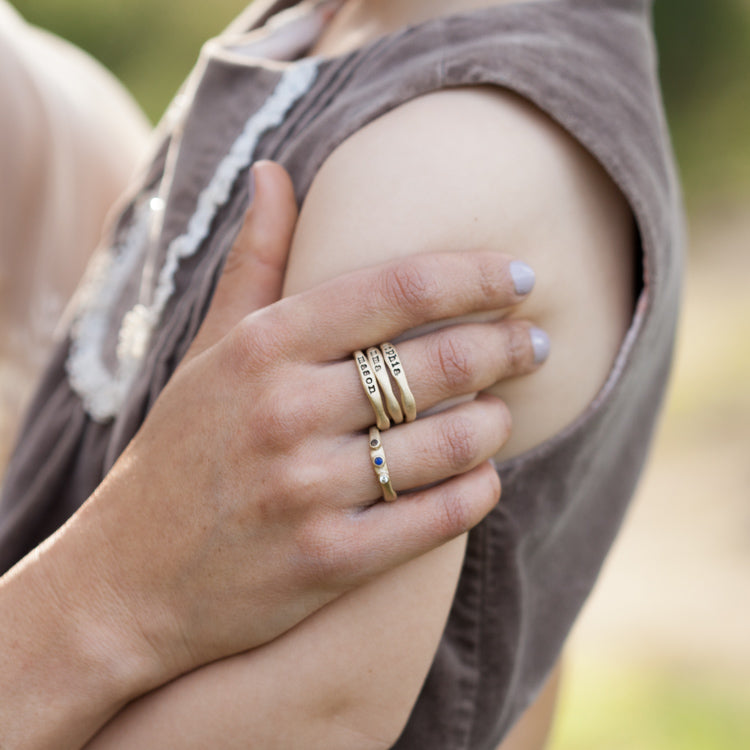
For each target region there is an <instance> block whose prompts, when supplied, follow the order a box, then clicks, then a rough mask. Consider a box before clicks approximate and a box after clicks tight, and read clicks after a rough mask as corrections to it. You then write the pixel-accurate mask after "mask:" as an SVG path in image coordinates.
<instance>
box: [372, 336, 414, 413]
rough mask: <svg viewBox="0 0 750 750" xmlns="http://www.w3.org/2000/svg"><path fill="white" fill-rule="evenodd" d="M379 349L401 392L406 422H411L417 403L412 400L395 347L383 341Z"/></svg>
mask: <svg viewBox="0 0 750 750" xmlns="http://www.w3.org/2000/svg"><path fill="white" fill-rule="evenodd" d="M380 350H381V351H382V352H383V359H384V360H385V364H386V366H387V367H388V370H389V372H390V373H391V375H392V376H393V379H394V380H395V381H396V383H397V384H398V388H399V391H400V392H401V406H402V408H403V410H404V417H405V418H406V421H407V422H413V421H414V420H415V419H416V418H417V403H416V401H415V400H414V394H412V392H411V388H409V383H408V382H407V380H406V375H405V374H404V367H403V365H402V364H401V359H400V358H399V356H398V352H397V351H396V347H395V346H393V344H391V343H389V342H385V343H384V344H381V345H380Z"/></svg>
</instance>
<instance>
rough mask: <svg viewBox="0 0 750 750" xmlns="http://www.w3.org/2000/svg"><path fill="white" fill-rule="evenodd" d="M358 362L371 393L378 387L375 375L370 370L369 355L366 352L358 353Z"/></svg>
mask: <svg viewBox="0 0 750 750" xmlns="http://www.w3.org/2000/svg"><path fill="white" fill-rule="evenodd" d="M357 364H358V365H359V369H360V370H361V371H362V377H363V378H364V384H365V387H366V388H367V391H368V393H370V394H371V395H372V394H373V393H375V392H376V391H377V389H378V386H377V383H376V381H375V376H374V375H373V374H372V372H371V371H370V363H369V362H368V361H367V357H366V356H365V355H364V354H358V355H357Z"/></svg>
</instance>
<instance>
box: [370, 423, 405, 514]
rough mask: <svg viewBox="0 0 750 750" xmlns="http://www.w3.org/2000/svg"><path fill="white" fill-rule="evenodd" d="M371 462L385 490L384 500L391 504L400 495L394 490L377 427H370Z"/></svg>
mask: <svg viewBox="0 0 750 750" xmlns="http://www.w3.org/2000/svg"><path fill="white" fill-rule="evenodd" d="M370 460H371V461H372V468H373V469H374V470H375V476H376V477H377V479H378V483H379V484H380V488H381V489H382V490H383V499H384V500H385V501H386V502H388V503H391V502H393V501H394V500H395V499H396V498H397V497H398V495H397V494H396V490H394V489H393V483H392V482H391V475H390V474H389V472H388V464H387V463H386V461H385V452H384V451H383V443H382V442H381V440H380V431H379V430H378V428H377V427H370Z"/></svg>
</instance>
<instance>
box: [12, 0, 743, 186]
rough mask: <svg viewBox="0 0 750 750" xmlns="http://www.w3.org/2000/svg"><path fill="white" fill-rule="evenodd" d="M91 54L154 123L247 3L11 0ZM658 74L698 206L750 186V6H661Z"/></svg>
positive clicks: (698, 2)
mask: <svg viewBox="0 0 750 750" xmlns="http://www.w3.org/2000/svg"><path fill="white" fill-rule="evenodd" d="M11 1H12V2H13V4H14V5H15V6H16V7H17V8H18V9H19V10H20V11H21V12H22V13H23V14H24V15H25V16H26V17H27V18H28V19H29V20H30V21H32V22H35V23H38V24H39V25H41V26H44V27H46V28H49V29H51V30H53V31H55V32H56V33H58V34H60V35H61V36H63V37H65V38H67V39H70V40H71V41H73V42H74V43H76V44H78V45H79V46H81V47H83V48H84V49H86V50H88V51H89V52H91V54H93V55H94V57H96V58H98V59H99V60H101V61H102V62H103V63H104V64H105V65H106V66H107V67H109V68H110V69H111V70H112V71H114V73H115V74H116V75H117V76H118V77H119V78H120V79H121V80H122V81H123V82H124V83H125V85H126V86H128V88H130V90H131V91H132V92H133V94H134V95H135V97H136V99H138V101H139V102H140V103H141V105H142V106H143V108H144V109H145V110H146V113H147V114H148V115H149V117H151V119H152V120H156V119H158V117H159V116H160V114H161V113H162V112H163V110H164V108H165V106H166V104H167V102H168V101H169V99H170V98H171V96H172V95H173V94H174V92H175V91H176V89H177V87H178V86H179V84H180V82H181V81H182V80H183V78H184V77H185V75H186V74H187V72H188V71H189V70H190V68H191V67H192V65H193V63H194V62H195V59H196V57H197V54H198V51H199V50H200V45H201V44H202V42H203V41H204V40H205V39H206V38H208V37H209V36H212V35H214V34H216V33H217V32H218V31H220V30H221V29H222V28H223V27H224V26H225V25H226V24H227V22H228V21H229V20H230V19H231V18H232V17H233V16H234V15H235V14H236V13H238V12H239V11H240V10H242V8H243V7H244V6H245V5H246V0H212V1H211V2H208V3H207V2H204V1H203V0H11ZM654 21H655V28H656V31H657V36H658V41H659V50H660V53H659V54H660V70H661V76H662V81H663V85H664V95H665V101H666V103H667V109H668V114H669V121H670V126H671V128H672V132H673V134H674V139H675V146H676V150H677V154H678V157H679V161H680V164H681V167H682V171H683V177H684V179H685V182H686V188H687V192H688V196H689V197H690V198H693V201H696V200H700V201H704V200H706V199H707V198H708V199H709V200H713V199H716V200H717V201H719V200H723V199H724V198H725V197H726V195H727V194H731V192H732V191H734V190H735V189H736V188H737V187H738V186H740V185H742V186H747V185H750V137H748V135H747V134H748V133H750V83H748V81H750V75H748V72H749V71H750V65H749V64H748V62H750V54H749V52H748V51H749V50H750V0H656V2H655V5H654Z"/></svg>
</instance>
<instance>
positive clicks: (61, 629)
mask: <svg viewBox="0 0 750 750" xmlns="http://www.w3.org/2000/svg"><path fill="white" fill-rule="evenodd" d="M254 173H255V178H256V198H255V202H254V204H253V207H252V209H251V210H250V211H249V212H248V214H247V218H246V222H245V226H244V227H243V229H242V232H241V234H240V238H239V239H238V242H237V243H236V245H235V249H234V250H233V253H232V255H231V257H230V259H229V261H228V263H227V268H226V269H225V272H224V275H223V276H222V279H221V281H220V284H219V287H218V289H217V291H216V294H215V297H214V300H213V303H212V307H211V309H210V310H209V313H208V317H207V319H206V323H205V325H204V327H203V329H202V330H201V332H200V333H199V335H198V337H197V339H196V341H195V343H194V345H193V347H192V348H191V350H190V351H189V353H188V355H187V356H186V358H185V360H184V361H183V362H182V363H181V364H180V366H179V368H178V369H177V372H176V373H175V375H174V376H173V378H172V379H171V380H170V382H169V383H168V385H167V387H166V388H165V389H164V391H163V393H162V394H161V395H160V397H159V399H158V400H157V402H156V404H155V405H154V407H153V408H152V410H151V411H150V412H149V415H148V418H147V419H146V421H145V423H144V425H143V427H142V428H141V430H140V431H139V432H138V434H137V435H136V437H135V438H134V439H133V441H132V442H131V444H130V445H129V446H128V448H127V449H126V450H125V452H124V453H123V455H122V456H121V458H120V459H119V460H118V462H117V464H116V465H115V467H114V468H113V469H112V471H111V472H110V473H109V474H108V475H107V477H106V478H105V480H104V481H103V482H102V484H101V485H100V486H99V488H98V489H97V491H96V492H95V493H94V495H93V496H92V497H91V498H89V499H88V500H87V501H86V503H84V505H83V507H82V508H81V509H80V510H79V511H78V512H77V513H76V514H74V516H73V517H72V518H71V520H70V521H69V522H68V523H67V524H66V525H65V526H64V527H63V528H62V529H60V530H59V531H58V532H57V533H56V534H54V535H53V536H52V537H51V538H50V539H49V540H47V541H46V542H45V543H44V544H43V545H42V546H41V547H40V548H38V549H37V550H35V551H34V552H33V553H32V554H30V555H29V556H27V558H25V559H24V560H23V561H21V563H19V564H18V565H17V566H16V567H15V568H13V569H12V570H11V571H10V572H9V573H8V574H7V575H6V576H4V577H3V578H2V579H1V580H0V605H1V606H0V641H1V644H0V693H2V694H3V695H4V696H8V697H7V699H4V701H3V703H2V704H0V727H2V730H3V732H4V733H5V734H4V735H3V737H2V739H3V742H4V743H6V744H7V745H8V746H10V747H14V746H16V745H18V744H19V743H20V741H21V738H23V741H24V746H27V747H40V748H42V747H50V746H54V747H55V748H67V747H71V748H72V747H80V746H81V744H82V742H84V741H85V740H86V739H87V738H88V737H89V736H90V735H91V734H92V733H93V731H95V730H96V729H97V728H98V727H99V726H101V725H102V724H103V723H105V722H106V721H107V719H108V718H109V716H110V715H111V714H112V713H113V712H115V711H117V710H118V709H119V708H120V707H121V706H122V705H123V704H124V703H125V702H127V701H128V700H130V699H132V698H134V697H136V696H138V695H142V694H143V693H146V692H148V691H150V690H153V689H154V688H156V687H158V686H159V685H162V684H164V683H165V682H168V681H169V680H172V679H174V678H176V677H178V676H179V675H181V674H185V673H187V672H190V671H191V670H193V669H194V668H195V667H197V666H200V665H202V664H206V663H209V662H213V661H215V660H217V659H221V658H222V657H226V656H229V655H232V654H234V653H237V652H241V651H245V650H247V649H251V648H254V647H257V646H260V645H261V644H263V643H268V642H271V641H273V640H274V639H276V638H277V636H279V635H281V634H282V633H284V632H286V631H287V630H289V629H290V628H292V627H293V626H294V625H295V624H297V623H298V622H300V621H301V620H303V619H304V618H306V617H307V616H309V615H310V614H311V613H312V612H314V611H316V610H317V609H319V608H320V607H322V606H323V605H324V604H326V603H327V602H330V601H332V600H333V599H335V598H337V597H339V596H341V595H342V594H343V593H345V592H347V591H351V590H353V589H355V588H356V587H357V586H360V585H362V584H363V583H366V582H368V581H372V580H374V579H376V578H377V577H378V576H379V575H380V574H381V573H382V572H383V571H385V570H389V569H392V568H393V567H395V566H398V565H400V564H403V563H404V562H405V561H407V560H410V559H412V558H414V557H418V556H420V555H423V554H424V553H425V552H427V551H428V550H430V549H432V548H434V547H435V546H437V545H440V544H443V543H445V542H446V541H447V540H449V539H451V538H453V537H455V536H457V535H459V534H461V533H463V532H465V531H466V530H467V529H468V528H470V527H471V526H473V525H475V524H476V523H477V522H478V521H479V520H480V519H481V518H482V517H483V516H484V515H485V514H486V513H487V512H488V511H489V510H490V509H491V508H492V507H493V506H494V504H495V503H496V502H497V499H498V495H499V481H498V478H497V475H496V474H495V472H494V471H493V470H492V468H491V467H490V465H489V464H488V463H487V459H488V458H489V456H491V455H492V454H493V453H494V452H495V451H496V450H497V449H498V448H499V447H500V446H501V445H502V444H503V442H504V441H505V440H506V439H507V435H508V430H509V427H510V424H509V419H508V416H507V409H506V408H505V407H504V405H503V404H502V402H501V401H500V400H498V399H497V398H495V397H492V396H484V397H481V398H480V399H477V400H472V401H469V402H467V403H463V404H460V405H457V406H455V407H452V408H451V409H449V410H447V411H444V412H442V413H440V414H436V415H434V416H432V417H429V418H427V419H424V420H420V421H418V422H415V423H412V424H409V425H403V426H402V428H401V430H400V431H399V432H398V434H397V435H396V436H395V437H394V442H393V443H389V445H390V446H391V447H392V448H394V453H395V455H397V456H399V457H400V458H399V460H398V461H394V466H393V470H395V471H397V472H398V478H397V481H396V488H397V490H398V491H401V492H403V491H407V490H414V492H411V493H410V494H409V499H408V501H405V502H401V503H394V504H391V505H389V506H388V507H386V505H385V504H384V503H382V502H376V501H377V500H378V498H379V496H380V492H379V487H378V484H377V482H376V479H375V476H374V473H373V472H372V471H371V469H370V467H369V466H368V463H369V458H368V454H367V452H366V438H365V437H364V435H365V432H364V431H365V429H366V428H367V427H368V426H369V425H370V424H371V422H372V412H371V410H370V407H369V404H367V403H366V402H363V398H364V396H363V394H362V390H361V385H359V382H358V376H357V374H356V371H355V370H354V369H353V366H352V362H351V359H350V356H351V355H350V352H351V350H352V349H358V348H362V347H364V346H366V345H367V344H368V343H370V340H371V339H370V336H372V335H375V336H376V337H377V338H378V339H379V340H381V339H390V338H393V337H396V336H398V335H399V334H400V333H402V332H403V331H405V330H408V329H410V328H413V327H414V326H417V325H424V324H426V323H428V322H430V321H435V320H441V319H445V318H448V317H451V316H455V315H457V314H464V313H467V312H470V311H482V310H484V311H487V310H492V309H496V308H501V309H506V308H510V307H514V306H516V305H518V303H519V302H520V300H521V299H522V298H523V295H519V294H518V293H517V292H516V291H515V287H514V283H513V280H512V277H511V275H510V272H509V263H510V259H509V258H508V257H507V256H499V255H497V254H495V253H489V252H476V253H471V254H469V253H452V254H440V255H435V254H433V255H429V256H428V255H424V256H420V257H419V258H413V259H407V260H403V261H398V262H395V263H393V262H391V263H386V264H382V265H380V266H378V267H375V268H371V269H365V270H363V271H359V272H354V273H351V274H346V275H344V276H341V277H339V278H337V279H335V280H333V281H331V282H330V283H326V284H322V285H319V286H318V287H316V288H314V289H311V290H309V291H307V292H304V293H301V294H299V295H294V296H291V297H288V298H286V299H284V300H282V301H280V302H278V303H275V304H272V305H270V306H268V307H264V305H267V304H268V303H269V302H270V301H271V300H272V299H274V298H275V297H278V296H279V294H280V290H281V283H282V277H283V268H284V261H285V260H286V253H287V249H288V246H289V240H290V237H291V234H292V230H293V229H294V220H295V218H296V208H295V206H294V201H293V191H292V186H291V183H290V181H289V178H288V177H287V176H286V174H285V173H284V172H283V170H281V169H280V168H279V167H278V166H276V165H272V164H265V165H258V166H256V167H255V168H254ZM446 292H447V293H446ZM363 300H364V302H363ZM258 307H262V309H256V308H258ZM309 320H316V321H319V322H320V327H319V329H317V330H316V331H314V332H312V331H311V330H310V327H309V325H308V322H307V321H309ZM496 329H497V334H498V335H499V341H502V342H504V345H503V346H504V347H505V348H507V350H508V351H507V352H506V351H503V346H501V347H499V350H498V351H497V352H495V353H494V354H491V355H489V356H487V355H485V356H482V357H480V358H478V359H477V367H476V368H475V370H474V373H473V376H472V378H471V379H470V380H466V379H464V380H463V381H461V382H456V381H455V380H454V379H451V378H449V377H441V375H440V373H439V372H437V373H434V372H433V373H432V376H429V377H428V372H430V371H431V370H433V369H434V368H433V366H431V364H430V358H429V357H426V356H425V353H426V352H429V351H443V350H446V348H448V349H452V348H453V347H454V346H455V345H456V344H455V342H457V341H464V340H465V341H467V342H471V341H472V340H474V341H476V339H477V336H476V326H466V327H457V328H455V329H453V330H451V331H445V332H440V333H435V334H432V335H429V336H424V337H421V338H420V339H416V340H414V341H410V342H407V343H405V344H404V345H403V347H402V355H403V358H404V361H405V362H407V363H412V364H413V368H412V372H413V373H414V375H415V376H416V377H417V381H416V383H415V386H414V393H415V396H416V397H417V398H418V399H419V400H420V402H421V403H423V404H424V405H425V406H426V407H429V406H431V405H435V404H437V403H440V402H441V401H442V400H444V399H445V397H446V396H456V395H460V394H462V393H464V394H465V393H467V392H470V391H472V390H476V389H477V388H482V387H486V386H487V385H489V384H491V383H493V382H495V381H497V380H498V379H502V378H504V377H512V376H518V375H521V374H523V373H525V372H529V371H530V370H531V369H533V367H534V364H533V352H532V348H531V342H530V338H529V327H528V324H526V323H517V322H513V323H511V322H508V323H506V324H502V325H500V326H497V327H496ZM452 342H453V343H452ZM407 366H410V365H407ZM443 375H448V372H447V371H446V372H445V373H443ZM206 383H211V388H210V389H206V388H205V384H206ZM299 383H305V384H306V385H307V386H308V387H307V388H306V389H302V390H300V388H299ZM347 392H349V393H351V394H352V395H351V397H350V398H348V399H342V394H346V393H347ZM259 394H262V397H261V396H259ZM253 425H262V429H253V428H252V426H253ZM175 435H179V436H180V439H179V441H175V440H174V439H173V438H174V436H175ZM399 442H400V443H401V446H402V447H401V448H400V449H399V448H398V445H399ZM413 444H416V445H421V446H423V448H424V450H423V451H420V452H412V453H410V452H409V451H408V450H406V446H407V445H413ZM206 446H213V447H214V450H213V451H212V452H210V453H207V452H206ZM363 448H364V449H365V450H364V451H363ZM358 464H359V470H355V471H352V468H353V467H357V466H358ZM331 476H336V477H339V478H340V479H339V481H338V482H336V483H335V484H332V483H331V482H330V477H331ZM451 477H453V478H451ZM443 480H446V481H443ZM425 485H428V487H427V488H425V489H418V488H420V487H424V486H425ZM165 530H169V533H165ZM269 561H273V564H269ZM29 592H31V594H29ZM217 613H220V615H218V614H217ZM262 684H263V683H262V682H259V683H258V686H259V687H260V686H262ZM163 726H168V724H164V725H163ZM226 728H227V731H228V730H230V729H231V722H230V723H228V724H227V727H226ZM311 728H312V724H311ZM129 739H130V738H129Z"/></svg>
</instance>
